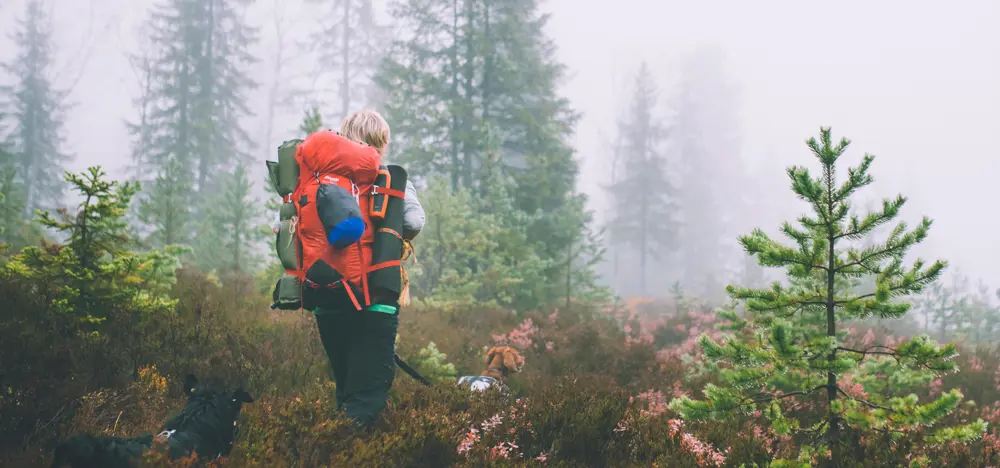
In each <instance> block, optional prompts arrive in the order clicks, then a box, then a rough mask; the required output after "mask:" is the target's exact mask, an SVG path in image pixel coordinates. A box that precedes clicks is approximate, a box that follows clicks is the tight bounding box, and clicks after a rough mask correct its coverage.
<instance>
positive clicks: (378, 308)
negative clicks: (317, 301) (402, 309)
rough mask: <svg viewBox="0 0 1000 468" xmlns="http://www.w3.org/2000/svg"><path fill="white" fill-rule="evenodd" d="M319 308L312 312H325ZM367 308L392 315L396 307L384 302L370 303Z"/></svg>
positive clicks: (316, 313)
mask: <svg viewBox="0 0 1000 468" xmlns="http://www.w3.org/2000/svg"><path fill="white" fill-rule="evenodd" d="M321 310H322V309H320V308H319V307H317V308H315V309H313V311H312V313H313V314H315V315H318V314H322V313H325V312H321ZM368 310H369V311H372V312H380V313H383V314H389V315H392V314H395V313H396V308H395V307H393V306H391V305H385V304H372V305H370V306H368Z"/></svg>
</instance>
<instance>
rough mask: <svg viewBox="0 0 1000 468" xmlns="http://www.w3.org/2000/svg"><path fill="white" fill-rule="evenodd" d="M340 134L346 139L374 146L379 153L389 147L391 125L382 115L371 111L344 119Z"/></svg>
mask: <svg viewBox="0 0 1000 468" xmlns="http://www.w3.org/2000/svg"><path fill="white" fill-rule="evenodd" d="M340 134H341V135H343V136H344V138H348V139H351V140H354V141H357V142H360V143H364V144H366V145H369V146H373V147H375V149H376V150H378V152H379V153H381V152H383V151H385V148H386V147H387V146H388V145H389V124H388V123H387V122H386V121H385V119H384V118H382V115H381V114H379V113H378V112H376V111H374V110H370V109H365V110H360V111H357V112H354V113H352V114H351V115H348V116H347V117H344V120H343V121H341V122H340Z"/></svg>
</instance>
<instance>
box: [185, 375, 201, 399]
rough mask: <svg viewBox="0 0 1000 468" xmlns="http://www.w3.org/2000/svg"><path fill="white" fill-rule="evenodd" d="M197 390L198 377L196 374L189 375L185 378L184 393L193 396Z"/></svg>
mask: <svg viewBox="0 0 1000 468" xmlns="http://www.w3.org/2000/svg"><path fill="white" fill-rule="evenodd" d="M197 389H198V377H195V376H194V374H188V375H187V377H185V378H184V393H185V394H186V395H187V396H191V395H192V394H193V393H194V392H195V390H197Z"/></svg>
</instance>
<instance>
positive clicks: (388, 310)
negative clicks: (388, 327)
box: [368, 304, 396, 315]
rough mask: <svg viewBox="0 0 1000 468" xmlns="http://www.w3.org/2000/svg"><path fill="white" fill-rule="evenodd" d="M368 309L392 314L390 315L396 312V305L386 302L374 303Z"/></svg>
mask: <svg viewBox="0 0 1000 468" xmlns="http://www.w3.org/2000/svg"><path fill="white" fill-rule="evenodd" d="M368 310H370V311H372V312H381V313H383V314H390V315H391V314H395V313H396V308H395V307H393V306H391V305H385V304H372V305H370V306H368Z"/></svg>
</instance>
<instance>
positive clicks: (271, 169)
mask: <svg viewBox="0 0 1000 468" xmlns="http://www.w3.org/2000/svg"><path fill="white" fill-rule="evenodd" d="M264 164H266V165H267V181H268V183H269V184H270V185H271V190H274V191H275V192H279V193H280V190H278V161H264Z"/></svg>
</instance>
